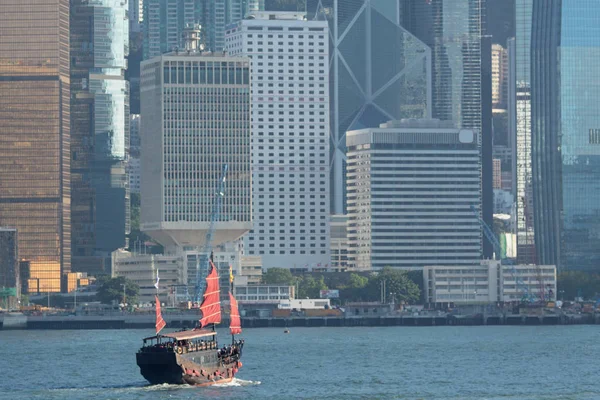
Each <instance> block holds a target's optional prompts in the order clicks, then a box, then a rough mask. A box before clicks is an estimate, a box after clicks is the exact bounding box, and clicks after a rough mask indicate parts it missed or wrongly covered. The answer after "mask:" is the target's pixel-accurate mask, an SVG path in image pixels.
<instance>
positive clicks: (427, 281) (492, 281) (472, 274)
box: [423, 260, 556, 304]
mask: <svg viewBox="0 0 600 400" xmlns="http://www.w3.org/2000/svg"><path fill="white" fill-rule="evenodd" d="M513 268H514V271H513ZM517 279H518V281H519V283H517ZM423 281H424V290H425V296H426V299H427V302H428V303H455V304H456V303H496V302H512V301H520V300H521V299H522V298H523V297H524V294H525V292H527V293H529V294H531V295H533V297H534V298H535V299H542V298H543V299H544V300H546V301H552V300H556V267H555V266H554V265H514V266H511V265H501V264H500V262H499V261H495V260H486V261H482V262H481V264H480V265H477V266H470V267H466V266H427V267H425V268H424V269H423ZM525 288H526V289H525Z"/></svg>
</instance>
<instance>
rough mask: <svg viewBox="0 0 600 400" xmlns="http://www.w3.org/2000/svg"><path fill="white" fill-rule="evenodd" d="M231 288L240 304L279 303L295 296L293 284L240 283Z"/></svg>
mask: <svg viewBox="0 0 600 400" xmlns="http://www.w3.org/2000/svg"><path fill="white" fill-rule="evenodd" d="M233 289H234V292H235V298H236V299H237V300H238V302H239V303H240V304H279V302H280V300H290V299H293V298H294V297H295V288H294V286H287V285H247V286H242V285H240V286H234V288H233Z"/></svg>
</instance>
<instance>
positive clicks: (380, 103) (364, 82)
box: [307, 0, 432, 214]
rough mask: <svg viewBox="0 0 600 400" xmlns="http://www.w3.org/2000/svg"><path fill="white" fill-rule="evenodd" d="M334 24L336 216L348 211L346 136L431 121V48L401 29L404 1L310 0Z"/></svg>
mask: <svg viewBox="0 0 600 400" xmlns="http://www.w3.org/2000/svg"><path fill="white" fill-rule="evenodd" d="M307 18H308V19H309V20H310V19H317V20H319V19H321V20H326V21H327V22H328V23H329V39H330V42H329V47H330V52H331V63H330V70H329V71H330V93H331V101H330V102H331V105H330V107H331V114H332V118H331V124H330V132H331V138H330V149H331V211H332V213H335V214H342V213H344V212H345V209H346V206H345V197H346V195H345V184H344V182H345V168H346V167H345V157H346V155H345V154H346V140H345V135H346V131H348V130H354V129H362V128H367V127H377V126H379V124H380V123H383V122H386V121H388V120H392V119H402V118H424V117H427V116H431V106H432V102H431V95H432V92H431V89H432V87H431V80H430V77H431V49H430V47H428V46H427V45H426V44H425V43H423V41H422V40H420V39H418V38H417V37H416V36H415V35H413V34H411V33H410V32H409V31H408V30H406V29H405V28H404V27H402V26H400V24H399V8H398V0H307Z"/></svg>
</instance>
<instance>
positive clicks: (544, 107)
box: [530, 0, 600, 272]
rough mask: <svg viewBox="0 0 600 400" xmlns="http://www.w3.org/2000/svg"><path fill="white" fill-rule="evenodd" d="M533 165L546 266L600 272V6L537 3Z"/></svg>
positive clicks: (539, 249) (540, 251)
mask: <svg viewBox="0 0 600 400" xmlns="http://www.w3.org/2000/svg"><path fill="white" fill-rule="evenodd" d="M531 15H532V20H531V54H530V61H531V64H530V65H531V68H532V69H531V74H530V76H531V138H532V141H531V158H532V172H533V173H532V176H533V213H534V223H535V233H536V235H535V247H536V255H537V259H538V262H539V263H542V264H556V265H557V266H558V268H559V269H565V270H568V269H576V270H587V271H595V272H598V271H599V266H600V248H599V247H598V238H599V237H600V113H599V112H598V102H599V101H600V69H599V68H598V60H599V59H600V29H599V28H598V20H599V19H600V2H597V1H577V2H575V1H557V0H552V1H544V2H540V1H537V2H535V1H534V2H533V9H532V14H531Z"/></svg>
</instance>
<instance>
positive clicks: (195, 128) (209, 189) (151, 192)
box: [140, 26, 252, 252]
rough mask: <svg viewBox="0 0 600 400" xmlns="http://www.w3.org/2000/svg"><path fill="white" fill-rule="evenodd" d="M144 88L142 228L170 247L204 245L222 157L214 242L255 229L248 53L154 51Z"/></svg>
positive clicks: (145, 69)
mask: <svg viewBox="0 0 600 400" xmlns="http://www.w3.org/2000/svg"><path fill="white" fill-rule="evenodd" d="M196 28H197V26H196V27H195V28H191V27H190V28H189V30H188V31H187V32H188V34H193V35H194V37H195V36H196V35H197V34H199V29H196ZM192 42H193V43H196V41H195V40H191V41H190V43H192ZM141 93H142V114H141V117H140V118H141V122H142V124H141V129H142V132H143V140H142V151H141V157H142V182H141V198H142V209H141V229H142V231H144V232H146V233H148V234H149V235H151V236H152V237H153V238H155V239H156V240H157V241H158V242H159V243H161V244H162V245H163V246H165V248H166V251H167V252H176V250H173V249H176V248H180V249H192V250H193V249H196V248H198V247H201V246H203V245H204V243H205V238H206V232H207V230H208V228H209V226H210V225H211V219H212V213H213V204H214V198H215V189H216V188H217V184H218V183H219V182H220V179H221V175H222V168H223V165H224V164H227V165H228V167H229V170H228V172H227V176H226V186H225V195H224V197H223V204H222V207H221V212H220V218H219V220H218V221H216V223H215V232H214V237H213V245H214V246H217V245H219V244H221V243H224V242H229V241H233V240H236V239H238V238H239V237H240V236H242V235H243V234H244V233H246V232H247V231H249V230H250V229H252V179H251V169H250V167H251V164H250V61H249V60H248V59H247V58H243V57H230V56H224V55H221V54H214V53H212V54H202V53H200V52H197V51H195V50H192V49H191V48H190V51H189V52H188V51H186V50H183V49H182V51H181V52H173V53H169V54H165V55H162V56H158V57H154V58H152V59H150V60H146V61H144V62H142V74H141Z"/></svg>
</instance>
